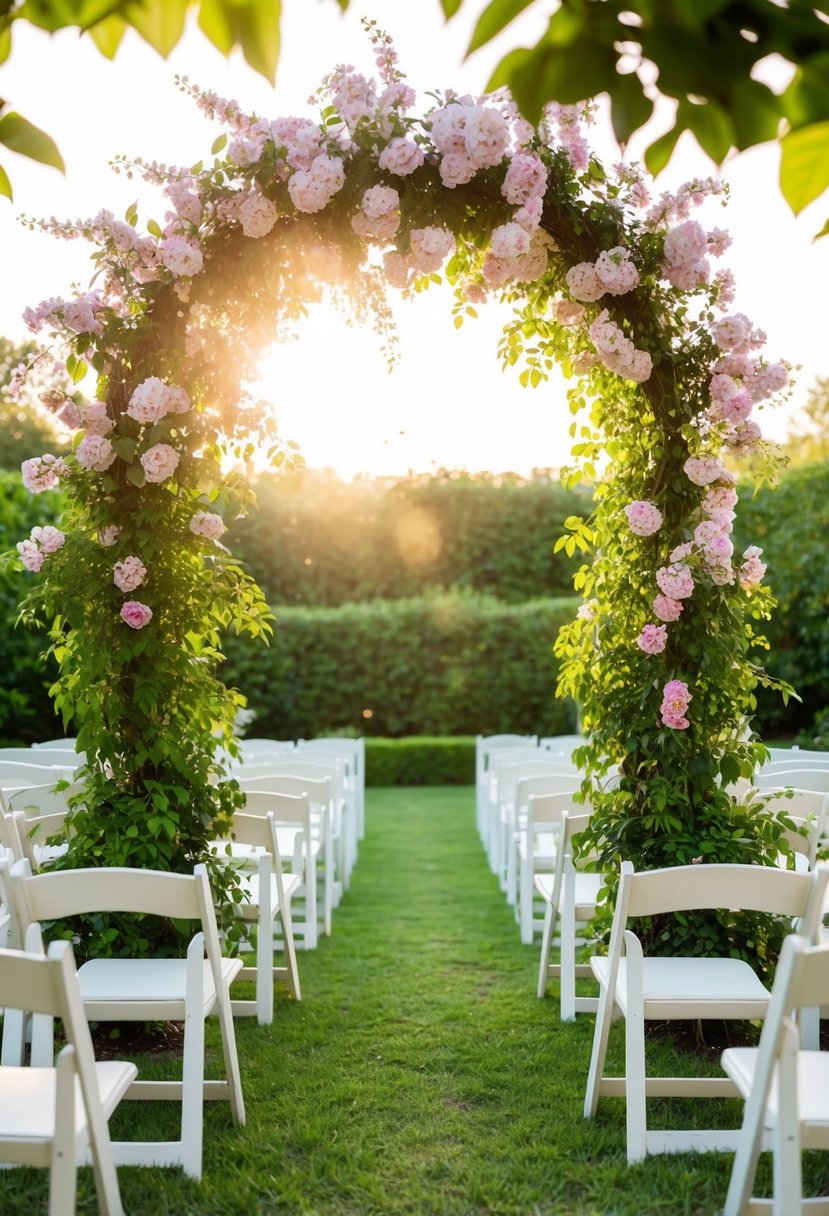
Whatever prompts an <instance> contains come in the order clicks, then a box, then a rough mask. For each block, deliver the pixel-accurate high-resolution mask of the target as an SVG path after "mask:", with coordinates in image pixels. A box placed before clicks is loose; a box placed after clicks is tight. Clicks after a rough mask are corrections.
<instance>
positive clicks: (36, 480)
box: [20, 452, 63, 494]
mask: <svg viewBox="0 0 829 1216" xmlns="http://www.w3.org/2000/svg"><path fill="white" fill-rule="evenodd" d="M62 467H63V465H62V462H59V461H58V458H57V457H56V456H53V455H52V453H51V452H47V453H46V454H45V455H44V456H33V457H32V459H31V460H24V461H23V463H22V465H21V466H20V472H21V474H22V477H23V484H24V486H25V487H26V489H27V490H29V491H31V493H32V494H42V493H43V491H44V490H53V489H54V488H55V486H56V485H57V484H58V471H59V468H62Z"/></svg>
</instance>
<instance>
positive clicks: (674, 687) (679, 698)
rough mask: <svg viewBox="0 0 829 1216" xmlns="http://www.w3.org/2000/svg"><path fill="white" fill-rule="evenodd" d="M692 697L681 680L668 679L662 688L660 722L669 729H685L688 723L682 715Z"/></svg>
mask: <svg viewBox="0 0 829 1216" xmlns="http://www.w3.org/2000/svg"><path fill="white" fill-rule="evenodd" d="M693 699H694V698H693V697H692V696H691V694H690V692H689V691H688V685H687V684H685V683H683V681H682V680H669V681H668V683H667V684H666V685H665V687H664V688H663V689H662V705H661V707H660V709H661V712H662V722H663V724H664V725H665V726H669V727H670V728H671V730H687V729H688V726H689V725H690V723H689V722H688V719H687V718H686V717H685V716H684V715H685V711H686V710H687V708H688V704H689V702H690V701H693Z"/></svg>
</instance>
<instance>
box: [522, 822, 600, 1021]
mask: <svg viewBox="0 0 829 1216" xmlns="http://www.w3.org/2000/svg"><path fill="white" fill-rule="evenodd" d="M589 822H590V813H589V812H588V813H587V814H572V813H571V812H570V811H564V813H563V814H562V816H561V837H560V841H559V847H558V852H557V854H556V867H555V870H554V871H553V873H552V874H536V876H535V889H536V891H538V893H539V895H540V896H541V898H542V899H543V900H544V927H543V932H542V935H541V960H540V962H539V965H538V989H537V993H538V996H539V997H543V996H544V993H545V992H546V990H547V983H548V981H549V980H551V979H556V978H557V979H558V980H559V990H560V996H559V1009H560V1017H561V1021H562V1022H573V1021H575V1019H576V1014H577V1013H595V1012H596V1010H597V1009H598V1007H599V999H598V997H595V996H576V980H577V979H590V978H592V975H593V971H592V968H591V966H590V964H589V963H577V962H576V951H577V949H578V947H579V946H580V945H583V944H584V938H583V937H580V936H579V931H580V930H581V931H584V930H586V929H588V927H589V924H590V921H591V920H592V919H593V917H594V916H595V914H596V906H597V904H598V899H599V891H600V890H601V889H602V887H603V886H604V876H603V875H602V874H600V873H596V872H595V871H594V870H588V869H585V868H584V867H585V866H586V865H589V864H593V865H595V864H596V857H595V855H585V854H580V853H577V851H576V849H577V838H578V837H579V836H580V835H581V834H582V832H584V830H585V828H586V827H587V826H588V824H589ZM557 923H558V925H559V926H560V928H559V947H560V958H561V961H560V962H559V963H551V962H550V952H551V950H552V948H553V945H554V944H555V931H556V924H557Z"/></svg>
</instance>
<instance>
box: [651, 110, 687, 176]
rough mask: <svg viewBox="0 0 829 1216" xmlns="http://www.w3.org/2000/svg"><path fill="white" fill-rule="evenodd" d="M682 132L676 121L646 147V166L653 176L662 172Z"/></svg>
mask: <svg viewBox="0 0 829 1216" xmlns="http://www.w3.org/2000/svg"><path fill="white" fill-rule="evenodd" d="M680 134H681V128H680V126H679V124H678V123H675V124H674V126H673V127H671V129H670V131H666V132H665V134H664V135H660V136H659V139H655V140H654V141H653V143H652V144H651V145H650V147H649V148H647V149H646V151H645V168H646V169H647V171H648V173H650V174H651V176H652V177H656V175H657V174H658V173H661V172H662V170H663V169H664V168H665V166H666V165H667V163H668V161H669V160H670V159H671V156H672V155H673V151H674V148H675V147H676V141H677V140H678V139H679V136H680Z"/></svg>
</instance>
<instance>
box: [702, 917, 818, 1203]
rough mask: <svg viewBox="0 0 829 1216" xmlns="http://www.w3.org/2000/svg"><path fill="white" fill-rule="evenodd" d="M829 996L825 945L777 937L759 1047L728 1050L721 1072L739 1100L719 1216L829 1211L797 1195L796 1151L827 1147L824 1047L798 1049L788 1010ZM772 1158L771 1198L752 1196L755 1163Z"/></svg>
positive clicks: (798, 1154)
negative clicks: (739, 1122) (767, 1154)
mask: <svg viewBox="0 0 829 1216" xmlns="http://www.w3.org/2000/svg"><path fill="white" fill-rule="evenodd" d="M827 999H829V946H827V945H823V946H813V945H811V944H810V942H809V940H808V939H807V938H804V937H798V936H796V935H795V934H792V935H791V936H790V937H787V938H786V940H785V941H784V942H783V949H782V951H781V953H780V962H779V963H778V967H777V974H776V976H775V979H774V988H773V989H772V994H771V1000H770V1002H769V1007H768V1013H767V1015H766V1020H765V1023H764V1025H763V1032H762V1034H761V1036H760V1045H759V1047H730V1048H728V1049H727V1050H726V1051H725V1052H723V1056H722V1065H723V1068H724V1070H725V1072H726V1073H727V1074H728V1076H729V1077H730V1078H731V1080H732V1082H733V1083H734V1084H735V1085H736V1087H737V1089H738V1090H739V1092H740V1094H741V1095H742V1096H743V1098H745V1103H746V1105H745V1111H744V1114H743V1126H742V1130H741V1132H740V1135H739V1138H738V1141H737V1151H736V1153H735V1156H734V1165H733V1167H732V1170H731V1182H730V1184H729V1187H728V1196H727V1198H726V1201H725V1212H724V1216H750V1214H751V1216H755V1214H757V1213H760V1212H769V1213H771V1214H772V1216H804V1214H805V1213H807V1212H808V1213H813V1214H815V1213H822V1214H823V1216H826V1214H827V1213H829V1198H827V1197H826V1196H822V1197H820V1198H817V1199H804V1198H803V1182H802V1165H801V1152H802V1150H803V1149H823V1150H824V1151H825V1150H826V1149H829V1052H826V1051H808V1050H804V1049H803V1048H802V1047H801V1044H800V1038H801V1036H800V1032H799V1030H798V1025H797V1022H796V1021H795V1020H794V1018H793V1016H792V1014H793V1011H795V1010H799V1009H803V1008H804V1007H806V1008H814V1007H816V1006H817V1007H819V1006H820V1005H825V1004H826V1003H827ZM765 1147H768V1148H770V1149H771V1151H772V1153H773V1157H774V1171H773V1174H774V1196H773V1198H772V1199H770V1200H769V1199H765V1200H763V1199H752V1198H751V1191H752V1186H753V1183H754V1175H755V1173H756V1170H757V1162H758V1159H759V1156H760V1153H761V1151H763V1149H764V1148H765Z"/></svg>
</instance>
